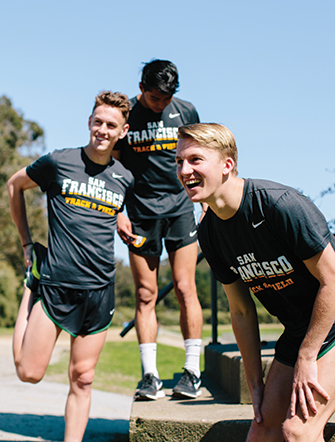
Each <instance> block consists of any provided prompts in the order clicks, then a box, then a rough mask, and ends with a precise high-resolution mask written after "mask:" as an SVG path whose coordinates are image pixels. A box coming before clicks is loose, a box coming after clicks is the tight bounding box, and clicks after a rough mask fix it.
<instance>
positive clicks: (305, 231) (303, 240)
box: [269, 191, 331, 260]
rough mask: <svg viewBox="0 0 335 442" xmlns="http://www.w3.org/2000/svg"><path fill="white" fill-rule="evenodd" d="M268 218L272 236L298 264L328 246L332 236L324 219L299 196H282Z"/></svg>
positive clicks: (288, 192)
mask: <svg viewBox="0 0 335 442" xmlns="http://www.w3.org/2000/svg"><path fill="white" fill-rule="evenodd" d="M269 215H270V222H271V228H272V229H273V230H274V232H273V233H274V234H275V235H276V236H279V237H280V240H281V241H282V242H284V243H285V244H286V246H287V247H289V248H290V249H291V250H292V251H293V253H294V254H295V255H296V256H298V258H300V259H301V260H306V259H309V258H311V257H312V256H315V255H316V254H318V253H319V252H321V251H322V250H323V249H324V248H325V247H326V246H327V244H328V243H329V242H330V235H331V233H330V231H329V228H328V224H327V221H326V219H325V217H324V216H323V214H322V213H321V212H320V210H319V209H318V208H317V207H316V206H315V204H314V203H313V202H312V201H311V200H310V199H309V198H308V197H306V196H305V195H302V194H300V193H299V192H295V191H287V192H286V193H284V194H283V195H282V196H281V197H280V198H279V200H278V201H277V202H276V204H275V205H274V206H273V208H272V210H271V212H270V214H269Z"/></svg>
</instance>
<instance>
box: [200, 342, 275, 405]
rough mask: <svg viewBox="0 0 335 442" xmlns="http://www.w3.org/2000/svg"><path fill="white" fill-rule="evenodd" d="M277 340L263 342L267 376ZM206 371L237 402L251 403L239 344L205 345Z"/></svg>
mask: <svg viewBox="0 0 335 442" xmlns="http://www.w3.org/2000/svg"><path fill="white" fill-rule="evenodd" d="M274 346H275V341H271V342H266V343H265V342H264V343H262V352H261V354H262V368H263V376H264V379H265V378H266V376H267V374H268V371H269V368H270V365H271V362H272V360H273V357H274ZM205 372H206V374H207V375H208V376H210V377H211V378H212V379H215V381H216V382H217V383H218V384H219V385H220V387H222V388H223V389H224V390H225V391H226V392H227V393H228V394H229V395H230V397H231V399H232V401H233V402H234V403H237V404H251V396H250V393H249V389H248V386H247V382H246V378H245V372H244V367H243V361H242V358H241V354H240V352H239V350H238V347H237V344H210V345H207V346H206V347H205Z"/></svg>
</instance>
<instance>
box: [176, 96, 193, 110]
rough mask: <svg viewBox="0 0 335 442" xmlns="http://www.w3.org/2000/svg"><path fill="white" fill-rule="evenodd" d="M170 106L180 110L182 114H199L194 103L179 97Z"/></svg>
mask: <svg viewBox="0 0 335 442" xmlns="http://www.w3.org/2000/svg"><path fill="white" fill-rule="evenodd" d="M170 104H171V105H173V106H175V107H176V108H177V109H178V110H180V111H182V112H197V111H196V109H195V107H194V105H193V104H192V103H190V102H189V101H185V100H182V99H180V98H177V97H173V98H172V101H171V103H170Z"/></svg>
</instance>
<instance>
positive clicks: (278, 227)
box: [176, 124, 335, 442]
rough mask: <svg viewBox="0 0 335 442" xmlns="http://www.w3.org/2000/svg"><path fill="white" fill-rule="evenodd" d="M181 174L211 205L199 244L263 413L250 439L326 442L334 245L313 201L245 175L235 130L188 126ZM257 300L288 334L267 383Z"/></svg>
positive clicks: (257, 412) (332, 359)
mask: <svg viewBox="0 0 335 442" xmlns="http://www.w3.org/2000/svg"><path fill="white" fill-rule="evenodd" d="M176 161H177V174H178V177H179V180H180V181H181V183H182V184H183V186H184V188H185V190H186V192H187V194H188V197H189V198H190V200H191V201H193V202H194V203H195V202H203V203H207V204H208V210H207V213H206V215H205V217H204V219H203V221H202V223H201V225H200V229H199V241H200V245H201V248H202V250H203V252H204V254H205V257H206V259H207V260H208V262H209V264H210V266H211V268H212V271H213V273H214V275H215V277H216V278H217V279H218V280H219V281H220V282H221V283H222V284H223V287H224V289H225V292H226V294H227V297H228V300H229V306H230V313H231V321H232V326H233V330H234V333H235V337H236V341H237V344H238V346H239V349H240V351H241V355H242V358H243V364H244V368H245V372H246V378H247V382H248V387H249V390H250V393H251V397H252V404H253V408H254V416H255V418H254V420H253V422H252V425H251V428H250V431H249V434H248V438H247V442H283V439H285V441H287V442H293V441H295V442H321V441H323V440H324V438H323V429H324V427H325V425H326V423H327V421H328V419H329V418H330V416H331V415H332V414H333V412H334V411H335V382H334V381H335V376H334V364H335V348H334V345H335V325H334V320H335V252H334V248H335V241H334V237H333V235H332V234H331V232H330V231H329V228H328V225H327V222H326V220H325V219H324V217H323V215H322V214H321V212H320V211H319V210H318V209H317V207H316V206H315V205H314V204H313V203H312V201H311V200H310V199H309V198H307V197H305V196H304V195H302V194H301V193H299V192H298V191H297V190H295V189H293V188H291V187H288V186H285V185H282V184H279V183H275V182H271V181H265V180H258V179H242V178H239V177H238V176H237V169H236V165H237V148H236V144H235V139H234V136H233V134H232V133H231V132H230V131H229V130H228V129H227V128H226V127H224V126H222V125H219V124H195V125H190V126H183V127H180V128H179V141H178V146H177V156H176ZM251 294H254V295H255V296H256V297H257V298H258V299H259V300H260V302H261V303H262V304H263V305H264V306H265V307H266V308H267V310H268V311H269V312H270V313H271V314H273V315H275V316H277V317H278V319H279V320H280V322H281V323H282V324H283V325H284V327H285V328H284V332H283V334H282V335H281V337H280V338H279V339H278V342H277V344H276V349H275V358H274V360H273V362H272V365H271V368H270V371H269V374H268V376H267V378H266V382H265V383H264V381H263V373H262V367H261V358H260V337H259V327H258V320H257V313H256V309H255V304H254V302H253V299H252V297H251Z"/></svg>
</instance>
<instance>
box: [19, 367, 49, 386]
mask: <svg viewBox="0 0 335 442" xmlns="http://www.w3.org/2000/svg"><path fill="white" fill-rule="evenodd" d="M15 366H16V374H17V377H18V378H19V379H20V381H22V382H28V383H30V384H38V382H40V381H41V380H42V379H43V376H44V374H45V370H44V369H43V368H42V367H40V366H37V367H35V368H34V367H29V366H26V365H23V364H21V363H18V362H15Z"/></svg>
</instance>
